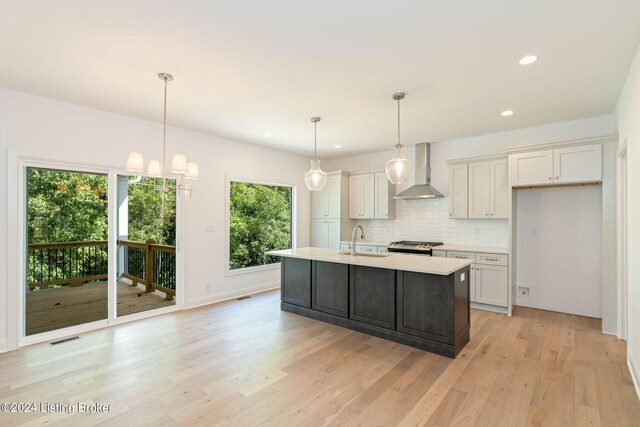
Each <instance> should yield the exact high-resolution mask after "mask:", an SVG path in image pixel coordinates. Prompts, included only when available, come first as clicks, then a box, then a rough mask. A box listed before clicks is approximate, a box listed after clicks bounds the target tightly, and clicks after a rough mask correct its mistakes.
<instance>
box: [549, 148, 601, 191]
mask: <svg viewBox="0 0 640 427" xmlns="http://www.w3.org/2000/svg"><path fill="white" fill-rule="evenodd" d="M553 180H554V182H555V183H560V184H570V183H578V182H597V181H602V145H601V144H595V145H582V146H578V147H567V148H557V149H555V150H553Z"/></svg>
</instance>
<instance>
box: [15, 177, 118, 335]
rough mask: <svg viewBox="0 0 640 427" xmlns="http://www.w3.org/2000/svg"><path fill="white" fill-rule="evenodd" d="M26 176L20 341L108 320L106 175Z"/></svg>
mask: <svg viewBox="0 0 640 427" xmlns="http://www.w3.org/2000/svg"><path fill="white" fill-rule="evenodd" d="M25 173H26V190H27V191H26V240H27V253H26V262H25V266H26V271H25V277H26V283H25V287H24V295H25V305H24V308H25V310H24V312H25V319H24V324H25V336H30V335H34V334H39V333H43V332H50V331H53V330H57V329H62V328H68V327H71V326H77V325H81V324H84V323H89V322H95V321H98V320H104V319H107V318H108V266H109V255H108V221H109V217H108V190H109V188H108V185H109V183H108V176H107V175H106V174H99V173H87V172H79V171H68V170H59V169H47V168H38V167H27V168H26V171H25Z"/></svg>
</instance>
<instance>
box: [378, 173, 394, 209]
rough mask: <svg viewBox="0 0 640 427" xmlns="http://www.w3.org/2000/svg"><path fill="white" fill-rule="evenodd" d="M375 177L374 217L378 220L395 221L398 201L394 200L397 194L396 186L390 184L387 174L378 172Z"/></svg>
mask: <svg viewBox="0 0 640 427" xmlns="http://www.w3.org/2000/svg"><path fill="white" fill-rule="evenodd" d="M374 177H375V193H376V194H375V212H374V217H375V218H378V219H393V218H395V213H396V209H395V206H396V201H395V199H394V198H393V196H395V193H396V186H395V185H393V184H391V183H390V182H389V179H388V178H387V174H386V173H384V172H377V173H375V175H374Z"/></svg>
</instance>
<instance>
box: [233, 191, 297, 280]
mask: <svg viewBox="0 0 640 427" xmlns="http://www.w3.org/2000/svg"><path fill="white" fill-rule="evenodd" d="M293 197H294V192H293V188H292V187H289V186H283V185H272V184H261V183H256V182H247V181H238V180H231V181H229V270H238V269H242V268H247V267H257V266H263V265H269V264H276V263H278V262H280V258H279V257H273V256H268V255H265V252H267V251H271V250H279V249H290V248H291V247H292V242H293V233H292V230H293V226H292V223H293V205H294V203H293Z"/></svg>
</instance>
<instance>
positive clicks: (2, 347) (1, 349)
mask: <svg viewBox="0 0 640 427" xmlns="http://www.w3.org/2000/svg"><path fill="white" fill-rule="evenodd" d="M7 351H9V342H8V341H7V340H1V341H0V353H6V352H7Z"/></svg>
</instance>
